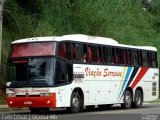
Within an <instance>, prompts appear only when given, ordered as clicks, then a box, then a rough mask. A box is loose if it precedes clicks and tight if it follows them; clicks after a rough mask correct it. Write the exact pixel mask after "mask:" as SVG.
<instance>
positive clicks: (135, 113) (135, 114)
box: [0, 104, 160, 120]
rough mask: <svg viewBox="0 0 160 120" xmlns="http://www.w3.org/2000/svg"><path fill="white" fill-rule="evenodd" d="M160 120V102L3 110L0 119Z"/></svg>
mask: <svg viewBox="0 0 160 120" xmlns="http://www.w3.org/2000/svg"><path fill="white" fill-rule="evenodd" d="M51 119H52V120H160V104H144V105H143V106H142V108H140V109H129V110H125V109H122V108H121V107H119V106H116V107H112V108H111V109H109V110H100V109H98V108H95V109H94V110H90V111H89V110H86V109H84V110H83V111H82V112H80V113H76V114H73V113H69V112H67V111H65V110H64V109H59V110H54V109H53V110H50V111H49V112H48V113H41V114H31V113H30V111H29V110H19V111H3V112H2V111H1V113H0V120H51Z"/></svg>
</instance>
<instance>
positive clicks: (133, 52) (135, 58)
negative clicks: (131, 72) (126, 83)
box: [131, 50, 138, 66]
mask: <svg viewBox="0 0 160 120" xmlns="http://www.w3.org/2000/svg"><path fill="white" fill-rule="evenodd" d="M131 64H132V65H135V66H136V65H138V52H137V51H136V50H131Z"/></svg>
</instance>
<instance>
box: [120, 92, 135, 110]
mask: <svg viewBox="0 0 160 120" xmlns="http://www.w3.org/2000/svg"><path fill="white" fill-rule="evenodd" d="M132 101H133V100H132V94H131V92H130V91H128V90H126V91H125V93H124V103H123V104H122V107H123V108H125V109H129V108H131V105H132Z"/></svg>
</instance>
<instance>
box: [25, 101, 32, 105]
mask: <svg viewBox="0 0 160 120" xmlns="http://www.w3.org/2000/svg"><path fill="white" fill-rule="evenodd" d="M24 104H25V105H31V104H32V101H24Z"/></svg>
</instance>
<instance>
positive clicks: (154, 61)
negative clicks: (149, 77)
mask: <svg viewBox="0 0 160 120" xmlns="http://www.w3.org/2000/svg"><path fill="white" fill-rule="evenodd" d="M151 65H152V67H157V65H158V64H157V54H156V52H151Z"/></svg>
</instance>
